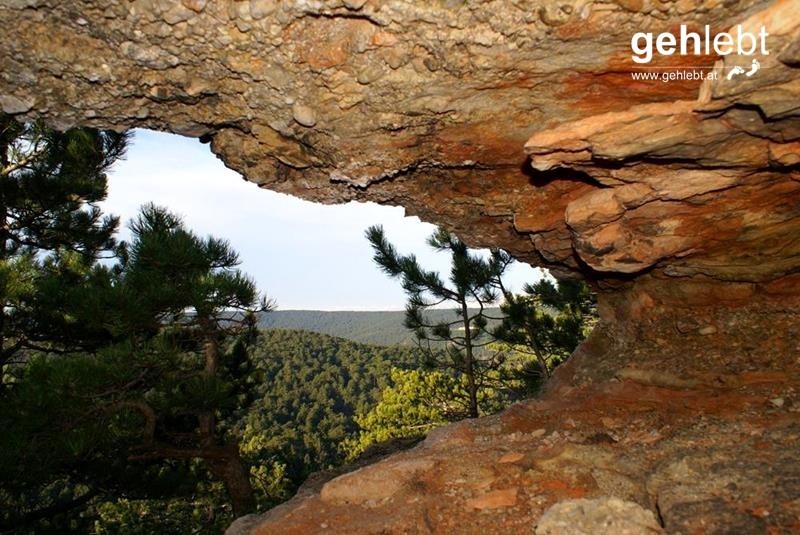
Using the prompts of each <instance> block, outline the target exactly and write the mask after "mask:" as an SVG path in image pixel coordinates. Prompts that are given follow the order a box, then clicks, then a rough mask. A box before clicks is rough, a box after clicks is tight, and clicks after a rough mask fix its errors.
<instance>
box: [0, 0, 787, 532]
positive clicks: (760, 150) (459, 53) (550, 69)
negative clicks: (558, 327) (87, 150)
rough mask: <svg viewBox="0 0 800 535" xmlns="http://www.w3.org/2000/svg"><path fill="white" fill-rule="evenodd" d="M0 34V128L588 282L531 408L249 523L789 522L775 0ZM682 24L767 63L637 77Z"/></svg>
mask: <svg viewBox="0 0 800 535" xmlns="http://www.w3.org/2000/svg"><path fill="white" fill-rule="evenodd" d="M0 24H2V27H3V28H4V35H3V39H2V40H0V108H2V110H3V111H4V112H6V113H10V114H13V115H15V116H17V117H18V118H19V119H21V120H24V119H31V118H35V117H43V118H45V119H46V120H47V121H49V122H50V123H51V124H52V125H55V126H58V127H62V128H64V127H68V126H70V125H75V124H83V125H89V126H97V127H112V128H118V129H125V128H129V127H145V128H154V129H160V130H169V131H172V132H177V133H180V134H184V135H188V136H194V137H200V138H201V139H202V140H204V141H209V142H210V143H211V147H212V150H213V151H214V152H215V153H216V154H218V155H219V156H220V158H222V159H223V160H224V162H225V163H226V165H228V166H230V167H232V168H234V169H236V170H237V171H240V172H241V173H242V174H243V175H244V176H245V177H246V178H247V179H248V180H251V181H253V182H256V183H258V184H260V185H262V186H263V187H265V188H270V189H274V190H278V191H282V192H286V193H290V194H293V195H297V196H300V197H304V198H306V199H310V200H314V201H319V202H327V203H336V202H346V201H350V200H357V201H375V202H379V203H383V204H395V205H402V206H405V207H406V208H407V210H408V212H409V213H410V214H416V215H419V216H420V217H422V218H423V219H425V220H428V221H432V222H436V223H440V224H442V225H444V226H446V227H448V228H449V229H451V230H453V231H455V232H456V233H458V234H459V235H460V236H461V237H462V238H463V239H464V240H465V241H467V242H468V243H470V244H471V245H475V246H497V247H502V248H504V249H507V250H508V251H510V252H511V253H513V254H514V255H515V256H516V257H518V258H519V259H521V260H524V261H528V262H531V263H535V264H538V265H543V266H546V267H549V268H551V269H553V270H554V272H555V273H557V274H560V275H569V274H572V275H576V276H582V277H584V278H586V279H587V280H589V281H590V282H591V283H592V285H593V286H594V287H595V288H596V289H597V290H598V291H599V292H600V296H599V304H600V313H601V322H600V324H599V326H598V328H597V329H596V330H595V332H594V333H593V334H592V336H591V338H590V340H588V341H587V343H586V344H584V345H583V346H582V347H581V348H580V349H579V350H578V352H577V353H576V355H575V356H574V358H573V359H571V361H570V362H569V363H568V364H567V366H566V367H564V369H563V370H562V371H561V372H560V374H559V377H558V378H557V381H556V383H555V384H554V385H553V386H552V387H551V388H550V390H549V393H548V394H547V395H546V396H545V398H544V399H542V400H541V401H537V402H530V403H528V404H527V405H522V406H519V407H516V408H514V409H513V410H511V411H509V412H507V413H505V414H504V415H503V416H500V417H496V418H492V419H488V420H481V421H478V422H472V423H465V424H461V425H460V426H456V427H455V428H451V429H448V430H446V431H443V432H440V433H438V434H437V435H435V436H434V437H431V438H429V440H428V441H427V442H426V443H425V444H424V445H422V446H420V447H419V448H418V449H416V450H414V451H413V452H410V453H408V454H406V455H404V456H402V457H400V458H399V459H396V460H394V461H389V460H387V461H386V462H383V463H380V464H378V465H375V467H372V468H365V469H362V470H361V471H359V472H356V473H354V474H351V475H350V476H342V477H343V479H340V480H339V481H338V482H331V483H329V486H327V487H326V488H325V489H326V490H323V491H321V494H319V493H318V494H313V493H312V494H304V495H303V496H301V497H298V498H296V499H295V500H294V501H292V502H290V503H288V504H286V505H284V506H281V507H279V508H277V509H276V510H274V511H272V512H271V513H269V514H268V515H267V517H265V518H264V519H263V521H262V522H261V524H262V527H260V528H255V529H256V530H260V532H263V533H270V532H283V533H291V532H294V533H315V532H324V531H326V530H327V531H332V532H340V533H353V532H358V533H370V532H387V531H388V532H392V531H395V532H434V533H452V532H458V531H462V532H492V531H496V530H499V529H505V530H506V531H510V532H525V533H529V532H530V531H531V530H532V529H534V526H535V525H536V522H537V521H538V519H539V518H541V515H542V514H543V513H544V512H545V510H546V509H547V508H548V507H550V506H551V505H553V504H554V503H556V502H559V501H562V500H581V499H586V500H592V501H591V502H586V503H587V504H588V505H586V507H589V508H590V509H591V511H593V512H592V513H591V514H588V515H587V516H586V518H589V519H591V518H604V516H603V515H605V514H606V513H607V512H609V511H612V512H613V511H616V510H626V507H627V504H629V502H632V503H635V504H638V506H640V507H642V508H644V509H648V510H649V511H651V512H653V513H654V514H656V517H657V520H660V523H661V524H663V525H664V527H665V529H666V530H667V531H668V532H681V533H693V532H706V531H710V530H712V528H713V529H717V528H718V529H720V530H721V531H726V532H736V533H748V532H757V533H761V532H764V531H765V530H772V531H773V532H791V531H792V530H798V529H800V527H799V524H798V521H797V515H798V501H797V496H798V495H799V494H800V492H798V489H797V486H796V483H797V481H798V476H797V473H796V466H797V465H798V462H797V461H798V460H799V459H798V457H800V455H798V454H797V452H796V448H795V449H793V448H791V447H787V445H791V444H793V443H794V442H795V441H796V440H797V427H796V426H797V412H796V407H797V405H796V403H797V401H796V392H797V389H798V388H800V383H799V382H798V381H797V377H796V375H794V371H793V370H795V369H796V368H797V365H798V360H797V359H798V355H800V346H798V340H800V313H798V308H799V307H800V238H798V236H800V167H799V166H800V76H798V73H800V0H743V1H738V2H728V1H721V0H700V1H697V2H693V1H687V0H624V1H622V0H615V1H607V2H601V1H595V0H538V1H535V0H519V1H517V0H515V1H511V0H487V1H479V0H465V1H459V2H454V1H449V0H441V1H431V2H422V1H412V0H396V1H395V0H392V1H379V0H315V1H306V0H296V1H287V2H280V3H278V2H268V1H263V0H247V1H245V0H220V1H214V2H206V1H199V0H183V1H178V0H106V1H102V2H101V1H99V0H76V1H72V2H58V1H55V0H0ZM681 24H685V25H687V27H688V29H689V30H690V31H697V32H700V31H701V30H702V28H703V27H705V25H708V26H709V27H710V28H711V31H712V33H713V34H717V33H719V32H723V31H728V30H731V29H735V28H737V26H738V25H741V27H742V30H743V31H750V32H757V31H758V29H759V28H760V27H761V26H762V25H763V26H764V27H765V28H766V30H767V31H768V32H769V38H768V41H767V43H768V48H769V50H768V51H769V54H763V53H759V54H757V55H756V56H755V59H757V60H758V62H759V64H760V67H761V68H760V70H759V71H758V72H756V73H755V74H754V75H753V76H749V77H748V76H745V75H741V76H736V77H733V78H731V79H730V80H729V79H728V77H727V76H726V73H730V72H731V69H732V68H733V67H734V66H742V65H749V64H750V61H751V60H752V59H753V58H752V57H749V56H739V55H736V54H730V55H728V56H725V57H716V56H713V55H699V56H680V55H677V54H675V55H671V56H658V55H656V57H655V58H654V59H653V61H652V63H650V64H649V65H648V66H647V68H649V69H651V70H654V71H656V72H659V73H660V72H669V71H670V70H674V69H678V70H680V69H686V68H689V69H700V70H703V72H714V73H716V74H717V75H718V76H717V77H716V79H711V78H710V77H709V78H707V79H705V80H703V81H700V80H691V79H685V80H675V81H672V82H669V83H664V82H662V81H660V80H658V81H656V80H647V81H645V80H642V79H634V78H633V76H632V74H633V73H636V72H640V69H639V68H640V67H641V65H639V64H637V63H635V62H634V61H633V59H632V57H631V53H630V52H631V51H630V48H629V47H630V39H631V37H632V36H633V34H634V33H635V32H639V31H647V32H652V33H654V34H658V33H660V32H664V31H671V32H676V31H677V30H678V28H679V26H680V25H681ZM776 400H782V402H778V401H776ZM541 429H545V430H546V431H545V434H544V435H539V434H538V433H539V430H541ZM437 437H438V438H437ZM456 437H457V439H456ZM512 452H513V454H514V455H515V457H514V458H515V459H516V455H518V454H522V455H523V457H522V458H520V459H518V460H515V461H510V462H497V460H498V459H499V458H501V457H502V456H503V455H505V454H510V453H512ZM508 458H511V457H508ZM429 463H432V464H429ZM526 463H527V464H526ZM419 466H424V467H426V468H425V469H420V470H417V469H414V468H413V467H419ZM355 482H360V484H363V485H365V486H364V487H363V488H365V489H371V490H370V491H369V493H370V494H371V495H372V496H373V497H372V498H365V495H364V494H363V492H362V494H359V491H357V490H353V488H351V487H353V486H354V485H355V484H356V483H355ZM509 489H516V491H515V493H514V494H513V496H514V498H513V500H512V498H511V496H512V493H513V492H514V491H513V490H509ZM323 497H324V498H325V499H323ZM610 498H619V499H621V500H624V503H623V504H622V505H620V506H619V507H617V505H619V504H617V502H612V501H608V499H610ZM470 500H473V501H471V502H469V503H472V504H473V505H474V504H491V503H499V504H504V505H503V506H499V507H483V508H480V507H470V506H468V505H467V503H468V501H470ZM475 500H477V501H475ZM481 500H483V501H481ZM597 500H599V501H597ZM576 503H579V505H578V506H577V507H578V508H580V507H583V505H580V504H583V503H584V502H568V503H566V504H565V505H564V506H563V507H559V508H557V509H555V510H554V511H553V513H552V516H548V517H547V518H554V519H556V523H557V522H561V520H559V519H562V518H563V514H565V511H574V510H576V509H574V508H573V506H575V504H576ZM609 504H613V506H612V505H609ZM588 510H589V509H587V511H588ZM633 510H635V509H631V511H633ZM595 513H597V514H595ZM645 516H646V515H645ZM251 520H252V521H253V522H251V524H257V523H258V521H257V520H254V519H251ZM612 520H613V519H612ZM239 525H241V524H239ZM553 525H556V524H553ZM643 525H644V524H643ZM542 529H545V528H542ZM547 529H550V528H547ZM621 529H622V528H621ZM625 529H627V528H625Z"/></svg>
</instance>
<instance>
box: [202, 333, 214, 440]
mask: <svg viewBox="0 0 800 535" xmlns="http://www.w3.org/2000/svg"><path fill="white" fill-rule="evenodd" d="M203 329H204V330H206V332H208V333H209V334H208V335H207V336H206V340H205V347H204V351H203V354H204V359H205V362H204V366H203V376H205V377H209V378H210V377H214V376H215V375H216V374H217V369H218V367H219V342H218V341H217V338H216V333H215V332H214V331H213V329H212V328H211V327H208V326H205V325H204V326H203ZM198 427H199V429H198V431H199V432H200V444H201V445H202V446H204V447H208V446H211V445H212V444H213V443H214V435H215V427H216V422H215V418H214V411H207V412H204V413H202V414H200V415H199V416H198Z"/></svg>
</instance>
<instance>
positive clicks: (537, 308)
mask: <svg viewBox="0 0 800 535" xmlns="http://www.w3.org/2000/svg"><path fill="white" fill-rule="evenodd" d="M595 306H596V305H595V300H594V296H593V295H592V294H591V292H590V291H589V288H588V287H587V286H586V284H585V283H584V282H582V281H578V280H573V279H562V280H559V281H558V283H557V284H553V283H552V282H551V281H550V280H548V279H542V280H540V281H538V282H536V283H535V284H533V285H531V284H528V285H526V286H525V293H524V294H522V295H513V294H510V293H508V294H506V299H505V302H504V303H503V304H502V305H501V311H502V312H503V314H504V317H503V321H502V323H501V324H500V325H499V326H498V327H497V328H496V329H495V331H494V336H495V337H496V338H497V339H498V340H501V341H503V342H505V343H507V344H510V345H512V346H513V347H514V349H515V350H516V351H518V352H521V353H528V354H532V355H534V356H535V357H536V360H537V362H538V368H539V369H538V372H533V373H528V375H529V377H527V378H526V379H527V381H526V382H527V383H528V384H529V385H530V386H531V387H533V389H534V390H535V387H536V386H538V384H540V383H541V381H542V380H544V379H547V378H549V377H550V375H551V373H552V369H553V368H554V367H555V366H557V365H558V364H560V363H562V362H563V361H565V360H566V359H567V358H568V357H569V355H570V354H572V352H573V351H574V350H575V348H576V347H577V346H578V344H579V343H580V342H581V341H582V340H583V339H584V338H585V337H586V334H587V332H588V330H589V329H590V328H591V327H593V326H594V323H595Z"/></svg>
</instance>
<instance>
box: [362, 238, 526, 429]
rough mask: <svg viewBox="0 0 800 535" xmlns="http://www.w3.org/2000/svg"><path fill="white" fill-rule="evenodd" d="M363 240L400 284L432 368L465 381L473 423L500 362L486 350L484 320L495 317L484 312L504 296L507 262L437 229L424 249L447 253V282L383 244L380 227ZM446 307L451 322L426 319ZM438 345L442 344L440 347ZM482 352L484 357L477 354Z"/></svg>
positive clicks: (408, 324) (496, 253)
mask: <svg viewBox="0 0 800 535" xmlns="http://www.w3.org/2000/svg"><path fill="white" fill-rule="evenodd" d="M366 236H367V239H368V240H369V241H370V243H371V244H372V248H373V250H374V252H375V256H374V260H375V262H376V263H377V264H378V265H379V266H380V268H381V269H382V270H383V271H384V272H385V273H386V274H388V275H389V276H391V277H394V278H399V279H400V280H401V281H402V285H403V289H404V290H405V292H406V294H407V295H408V303H407V305H406V320H405V325H406V327H407V328H409V329H411V330H413V331H414V332H415V334H416V337H417V339H418V341H419V342H420V347H422V348H423V349H424V350H425V351H426V354H427V356H428V358H429V362H430V364H431V365H433V366H436V367H439V368H444V369H447V370H450V371H451V372H454V373H455V374H456V375H457V376H459V377H460V376H462V375H463V376H464V377H465V378H466V383H467V388H466V391H467V409H466V415H467V416H468V417H470V418H476V417H477V416H478V414H479V407H478V397H479V396H478V392H479V390H480V389H481V388H483V387H484V386H485V385H486V383H487V381H489V380H490V375H491V372H493V371H495V370H497V369H498V368H499V367H500V366H501V365H502V362H503V358H502V357H503V355H502V353H495V352H491V351H488V346H489V345H490V343H491V342H492V341H493V338H492V333H491V332H490V331H489V330H488V329H487V324H488V320H489V319H497V318H491V317H490V316H489V315H488V313H487V310H486V308H487V306H490V305H492V304H493V303H495V302H496V301H497V299H498V298H499V297H500V296H501V295H502V294H503V293H505V291H504V288H503V283H502V276H503V274H504V273H505V271H506V269H507V268H508V266H509V265H510V263H511V261H512V259H511V257H510V256H509V255H508V254H507V253H505V252H503V251H500V250H492V251H491V253H490V255H489V256H488V257H484V256H481V255H479V254H476V253H474V252H472V251H470V250H469V248H468V247H467V245H466V244H465V243H464V242H462V241H461V240H459V239H458V238H457V237H456V236H454V235H452V234H450V233H449V232H447V231H446V230H444V229H442V228H439V229H437V230H436V231H435V232H434V233H433V234H432V235H431V236H430V238H429V239H428V245H430V246H431V247H433V248H434V249H435V250H437V251H445V252H448V253H450V259H451V262H452V268H451V270H450V276H449V278H448V281H447V282H445V281H444V280H443V279H442V277H441V276H440V275H439V274H438V273H436V272H433V271H427V270H425V269H424V268H422V267H421V266H420V264H419V262H418V261H417V259H416V257H415V256H414V255H408V256H403V255H401V254H399V253H398V252H397V250H396V249H395V248H394V246H393V245H392V244H391V243H389V242H388V241H387V239H386V236H385V235H384V232H383V228H382V227H380V226H373V227H370V228H369V229H367V232H366ZM445 303H449V304H452V305H455V307H456V309H455V316H456V318H455V320H454V321H450V322H431V321H430V320H428V318H427V317H426V314H425V311H426V310H427V309H429V308H431V307H435V306H439V305H443V304H445ZM437 342H438V343H443V344H444V348H442V347H441V344H437ZM482 349H483V350H484V351H483V354H481V355H478V352H479V350H482ZM479 357H480V358H479Z"/></svg>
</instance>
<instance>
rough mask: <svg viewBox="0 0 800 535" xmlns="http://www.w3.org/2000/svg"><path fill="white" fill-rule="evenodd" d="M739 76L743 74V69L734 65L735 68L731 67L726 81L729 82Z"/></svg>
mask: <svg viewBox="0 0 800 535" xmlns="http://www.w3.org/2000/svg"><path fill="white" fill-rule="evenodd" d="M740 74H744V68H743V67H739V66H738V65H736V66H735V67H733V68H732V69H731V72H729V73H728V80H730V79H731V78H733V77H734V76H738V75H740Z"/></svg>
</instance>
